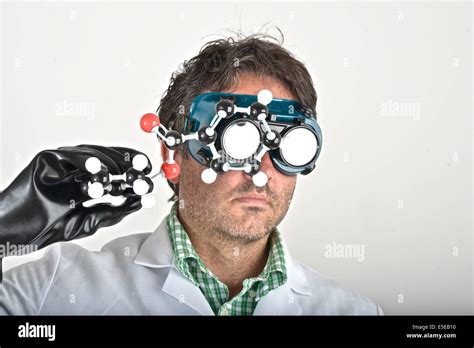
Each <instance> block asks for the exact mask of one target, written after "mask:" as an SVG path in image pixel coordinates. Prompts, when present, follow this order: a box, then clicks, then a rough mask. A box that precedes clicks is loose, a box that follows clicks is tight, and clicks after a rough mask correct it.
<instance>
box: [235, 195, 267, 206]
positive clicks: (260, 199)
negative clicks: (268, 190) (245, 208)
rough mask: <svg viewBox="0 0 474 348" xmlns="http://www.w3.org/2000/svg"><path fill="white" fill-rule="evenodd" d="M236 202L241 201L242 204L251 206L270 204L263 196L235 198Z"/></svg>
mask: <svg viewBox="0 0 474 348" xmlns="http://www.w3.org/2000/svg"><path fill="white" fill-rule="evenodd" d="M234 201H239V202H242V203H249V204H260V205H266V204H268V200H267V198H266V197H265V196H262V195H243V196H239V197H236V198H234Z"/></svg>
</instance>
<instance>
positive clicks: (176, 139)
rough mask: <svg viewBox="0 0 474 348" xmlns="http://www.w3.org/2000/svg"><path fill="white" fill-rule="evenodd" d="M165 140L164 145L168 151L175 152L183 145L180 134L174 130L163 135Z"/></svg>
mask: <svg viewBox="0 0 474 348" xmlns="http://www.w3.org/2000/svg"><path fill="white" fill-rule="evenodd" d="M165 138H166V141H165V145H166V147H167V148H168V149H170V150H176V149H177V148H178V147H180V146H181V144H182V143H183V138H181V134H179V133H178V132H177V131H174V130H170V131H168V132H167V133H166V134H165Z"/></svg>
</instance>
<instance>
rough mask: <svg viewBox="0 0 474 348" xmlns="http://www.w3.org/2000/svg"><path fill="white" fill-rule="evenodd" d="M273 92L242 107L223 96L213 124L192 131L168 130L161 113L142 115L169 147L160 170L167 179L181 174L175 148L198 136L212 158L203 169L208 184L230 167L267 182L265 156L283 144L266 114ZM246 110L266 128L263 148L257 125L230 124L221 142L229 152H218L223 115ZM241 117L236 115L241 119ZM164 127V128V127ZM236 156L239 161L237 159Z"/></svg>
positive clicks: (146, 125)
mask: <svg viewBox="0 0 474 348" xmlns="http://www.w3.org/2000/svg"><path fill="white" fill-rule="evenodd" d="M272 99H273V96H272V93H271V92H270V91H269V90H262V91H260V92H259V93H258V96H257V100H258V101H256V102H254V103H253V104H251V105H250V106H248V107H238V106H236V105H234V103H233V102H232V101H231V100H229V99H221V100H220V101H219V102H217V103H216V110H215V111H216V113H215V116H214V117H213V119H212V121H211V122H210V124H209V126H203V127H201V128H200V129H199V130H198V131H197V132H195V133H191V134H187V135H184V134H180V133H178V132H177V131H174V130H168V129H167V128H166V127H165V126H164V125H163V124H162V123H161V122H160V119H159V117H158V115H156V114H154V113H147V114H145V115H143V116H142V118H141V120H140V126H141V128H142V130H143V131H145V132H147V133H154V134H156V135H157V136H158V137H159V138H160V139H161V140H162V142H163V143H164V145H165V146H166V148H167V156H166V157H167V158H166V159H165V161H164V162H163V164H162V166H161V172H160V174H161V175H162V176H163V177H165V178H167V179H174V178H176V177H177V176H178V175H179V172H180V168H179V164H178V163H176V162H175V160H174V154H175V151H176V150H177V149H178V148H179V147H180V146H182V145H183V144H184V143H185V142H186V141H188V140H191V139H196V140H198V141H199V142H201V144H203V145H206V146H208V147H209V149H210V151H211V153H212V159H211V161H210V163H209V168H206V169H204V170H203V172H202V173H201V178H202V180H203V181H204V182H205V183H207V184H212V183H213V182H214V181H215V180H216V178H217V175H220V174H224V173H226V172H228V171H229V170H243V171H244V172H245V173H247V174H249V175H251V176H252V181H253V183H254V184H255V185H256V186H259V187H261V186H265V185H266V183H267V181H268V177H267V175H266V174H265V173H264V172H262V171H261V159H262V157H263V156H264V155H265V153H266V152H267V151H269V150H273V149H276V148H278V147H279V146H280V142H281V136H280V134H279V133H278V132H276V131H273V130H271V129H270V127H269V125H268V123H267V121H266V118H267V116H268V107H267V105H268V104H269V103H270V102H271V101H272ZM238 112H240V113H243V114H246V115H249V116H250V117H252V118H253V119H254V120H257V121H258V122H259V123H260V125H261V128H262V129H263V132H264V136H263V144H262V145H263V146H262V148H261V150H260V151H258V152H256V149H258V148H259V145H260V142H261V139H260V133H259V132H258V130H257V128H256V127H254V126H251V125H250V126H249V127H245V126H244V127H234V128H231V127H228V129H229V131H227V132H225V134H224V135H221V136H222V141H221V143H223V144H224V143H225V144H226V149H225V154H223V152H222V151H221V152H218V151H217V149H216V146H215V142H216V140H217V137H218V134H217V132H216V127H217V125H218V124H219V122H220V121H221V120H223V119H229V118H230V117H232V116H233V115H234V114H235V113H238ZM239 120H241V119H239V118H238V119H236V122H238V121H239ZM160 129H161V131H160ZM251 156H253V158H254V161H253V163H249V162H248V161H247V162H244V163H243V164H242V165H240V166H232V165H231V163H236V162H237V161H238V160H244V159H246V158H249V157H251ZM233 159H234V160H233ZM235 160H236V161H235Z"/></svg>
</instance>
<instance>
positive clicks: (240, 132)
mask: <svg viewBox="0 0 474 348" xmlns="http://www.w3.org/2000/svg"><path fill="white" fill-rule="evenodd" d="M259 146H260V132H259V131H258V129H257V127H256V126H255V125H254V124H253V123H251V122H247V121H246V122H236V123H234V124H231V125H230V126H229V127H227V128H226V130H225V131H224V134H223V135H222V147H223V148H224V151H225V152H226V154H227V155H229V156H230V157H232V158H235V159H238V160H243V159H246V158H249V157H250V156H252V155H253V154H255V153H256V152H257V150H258V148H259Z"/></svg>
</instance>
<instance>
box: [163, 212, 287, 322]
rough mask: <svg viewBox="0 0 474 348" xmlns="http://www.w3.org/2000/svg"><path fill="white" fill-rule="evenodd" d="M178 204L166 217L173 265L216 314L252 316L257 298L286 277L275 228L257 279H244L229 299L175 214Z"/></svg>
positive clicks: (280, 246)
mask: <svg viewBox="0 0 474 348" xmlns="http://www.w3.org/2000/svg"><path fill="white" fill-rule="evenodd" d="M176 208H177V203H175V204H174V205H173V207H172V208H171V211H170V213H169V214H168V217H167V219H166V220H167V224H168V231H169V235H170V238H171V242H172V245H173V250H174V255H175V265H176V267H177V268H178V269H179V270H180V272H181V273H183V274H184V275H185V276H186V277H187V278H189V279H190V280H191V281H192V282H193V283H194V284H195V285H196V286H198V287H199V289H201V291H202V293H203V294H204V296H205V297H206V299H207V301H208V302H209V305H210V306H211V308H212V310H213V311H214V313H215V314H216V315H252V314H253V311H254V310H255V307H256V305H257V303H258V301H259V300H260V299H261V298H262V297H263V296H265V295H266V294H267V293H268V292H270V291H271V290H273V289H276V288H278V287H279V286H281V285H283V284H284V283H285V282H286V280H287V274H286V265H285V256H284V253H283V241H282V239H281V235H280V232H279V231H278V230H277V229H275V231H274V232H272V234H271V236H270V243H271V245H270V252H269V255H268V260H267V264H266V265H265V267H264V269H263V271H262V273H260V275H259V276H258V277H256V278H249V279H245V280H244V282H243V289H242V290H241V291H240V293H239V294H238V295H236V296H235V297H234V298H232V299H231V300H229V289H228V288H227V286H226V285H225V284H224V283H222V282H221V281H220V280H219V279H217V277H216V276H215V275H214V274H212V272H211V271H210V270H209V269H208V268H207V267H206V265H205V264H204V263H203V262H202V260H201V258H200V257H199V256H198V254H197V253H196V250H195V249H194V247H193V245H192V244H191V240H190V239H189V237H188V235H187V233H186V231H185V230H184V227H183V225H182V224H181V222H180V221H179V219H178V216H177V213H176Z"/></svg>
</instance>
